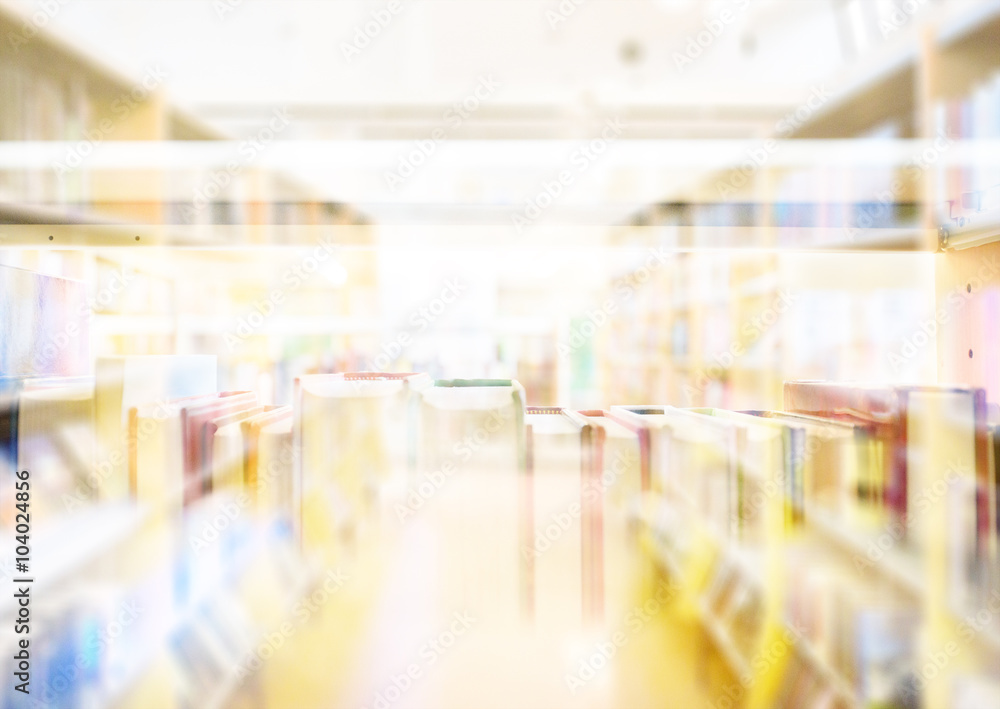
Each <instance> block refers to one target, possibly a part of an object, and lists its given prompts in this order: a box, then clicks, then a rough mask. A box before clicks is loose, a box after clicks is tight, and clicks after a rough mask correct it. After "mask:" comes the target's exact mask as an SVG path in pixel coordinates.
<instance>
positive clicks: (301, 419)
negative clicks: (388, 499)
mask: <svg viewBox="0 0 1000 709" xmlns="http://www.w3.org/2000/svg"><path fill="white" fill-rule="evenodd" d="M430 384H431V380H430V378H429V377H428V376H427V375H425V374H416V373H403V374H399V373H377V372H363V373H355V372H340V373H335V374H316V375H308V376H304V377H299V378H298V379H296V380H295V394H294V423H293V458H294V465H295V466H297V468H296V471H295V479H296V480H298V481H300V482H301V486H302V496H303V499H302V502H301V504H302V505H303V510H302V524H303V525H304V527H303V529H302V530H300V532H301V533H303V534H305V535H306V536H307V537H310V538H315V539H316V541H321V543H326V542H327V541H329V538H330V537H331V536H332V537H334V538H338V537H339V538H341V539H350V538H353V536H354V535H355V534H356V533H357V532H358V527H359V525H361V524H362V522H363V520H364V519H365V518H367V517H368V516H369V514H371V513H373V512H375V511H376V510H378V509H379V506H380V500H381V496H382V493H383V491H384V490H385V488H397V489H399V488H404V487H405V486H406V485H407V484H408V483H409V482H410V480H411V478H412V477H413V475H414V472H415V468H416V456H417V437H418V414H419V401H418V398H417V395H418V393H419V391H421V390H422V389H423V388H426V387H428V386H430ZM310 543H311V542H310Z"/></svg>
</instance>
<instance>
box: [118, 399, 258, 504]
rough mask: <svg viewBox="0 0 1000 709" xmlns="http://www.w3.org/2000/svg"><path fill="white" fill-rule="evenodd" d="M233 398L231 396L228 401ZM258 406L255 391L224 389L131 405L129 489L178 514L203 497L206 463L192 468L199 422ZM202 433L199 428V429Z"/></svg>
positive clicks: (138, 497)
mask: <svg viewBox="0 0 1000 709" xmlns="http://www.w3.org/2000/svg"><path fill="white" fill-rule="evenodd" d="M226 400H229V401H226ZM255 406H256V395H255V394H253V393H252V392H220V393H214V394H208V395H203V396H191V397H184V398H181V399H173V400H170V401H161V402H157V403H151V404H142V405H140V406H137V407H133V408H132V409H130V410H129V441H128V442H129V490H130V494H131V496H132V498H133V499H134V500H136V501H137V502H140V503H143V504H148V505H150V506H151V507H152V508H153V509H154V510H156V511H157V512H165V513H166V514H168V515H173V514H177V513H179V512H180V510H181V509H182V508H183V507H184V505H185V504H190V503H191V502H193V501H195V500H197V499H198V498H200V497H202V490H203V486H204V480H203V479H202V477H201V475H202V472H201V468H200V467H198V468H195V467H192V461H193V460H194V458H195V456H194V454H193V451H192V446H191V445H190V444H191V442H192V441H193V440H194V436H195V435H196V429H198V428H199V425H198V424H199V422H202V423H207V421H210V420H212V419H214V418H218V417H219V416H223V415H226V414H231V413H234V412H235V411H239V410H243V409H251V408H254V407H255ZM199 433H200V431H199Z"/></svg>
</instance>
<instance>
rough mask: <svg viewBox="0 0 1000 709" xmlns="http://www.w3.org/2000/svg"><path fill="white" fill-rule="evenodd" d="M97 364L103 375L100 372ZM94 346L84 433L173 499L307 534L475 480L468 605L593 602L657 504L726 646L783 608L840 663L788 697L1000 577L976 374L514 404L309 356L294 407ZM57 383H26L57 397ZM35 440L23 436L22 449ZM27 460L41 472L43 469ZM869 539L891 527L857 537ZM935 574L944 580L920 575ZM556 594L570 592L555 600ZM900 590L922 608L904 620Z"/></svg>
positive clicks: (979, 596)
mask: <svg viewBox="0 0 1000 709" xmlns="http://www.w3.org/2000/svg"><path fill="white" fill-rule="evenodd" d="M112 365H114V366H115V367H118V368H119V369H118V370H117V371H118V374H109V373H108V372H109V371H114V367H113V366H112ZM130 367H134V368H135V369H134V371H135V372H142V375H141V376H139V377H132V376H130V375H129V372H130V371H132V370H130ZM150 367H153V369H150ZM101 369H102V376H101V377H100V379H103V380H104V381H105V382H107V381H109V380H118V381H121V382H122V384H121V387H122V388H121V391H120V392H119V393H114V394H109V393H108V391H109V390H108V389H107V387H103V388H102V387H98V392H103V393H102V396H105V397H110V398H109V399H107V400H110V401H113V402H114V405H112V406H110V407H109V408H107V409H105V408H104V407H102V406H99V407H98V409H97V411H98V414H99V415H98V418H100V419H102V420H104V421H107V422H111V423H114V424H116V426H109V427H108V430H107V432H106V433H107V434H108V435H107V437H105V436H103V435H102V437H101V440H102V441H104V442H102V443H101V444H100V445H99V446H98V448H100V449H101V450H112V451H113V450H118V451H121V450H122V449H124V450H125V451H126V453H125V455H124V456H123V461H122V465H121V469H122V470H123V471H127V472H126V474H125V479H126V480H127V490H128V493H129V496H130V497H132V498H133V499H136V500H138V501H140V502H145V503H148V505H149V506H151V507H153V508H155V509H157V510H161V511H162V510H166V511H168V513H169V514H168V515H167V516H168V517H169V518H172V519H180V520H184V519H187V518H189V517H190V515H191V514H193V512H192V511H193V510H196V509H198V507H199V505H205V504H214V503H212V501H213V500H219V499H222V498H221V497H219V495H220V494H223V493H225V491H234V492H239V493H244V494H248V495H249V497H248V499H254V500H256V502H255V503H254V505H253V509H254V510H255V511H256V512H261V511H265V512H266V513H267V514H270V515H272V517H273V518H274V519H276V520H278V521H279V522H281V523H282V524H284V525H285V528H286V529H288V530H290V531H289V533H290V534H292V536H293V537H298V539H299V540H300V541H299V543H300V544H304V545H305V546H307V547H309V546H321V545H324V544H325V545H329V544H330V542H331V541H333V542H335V543H342V542H346V543H351V542H352V541H353V540H356V539H357V538H358V536H359V535H361V534H364V533H365V529H366V520H369V519H371V518H372V515H373V514H375V513H378V514H381V513H383V512H385V511H386V510H387V509H388V511H389V512H390V514H392V515H393V516H395V517H396V518H397V519H398V520H399V521H401V522H405V521H406V519H407V518H408V517H409V516H411V515H413V514H417V513H418V511H419V510H420V509H422V508H425V507H434V506H435V505H439V504H440V503H441V502H442V501H447V500H449V499H451V500H454V499H455V497H456V496H461V495H466V494H468V495H469V496H468V497H467V498H463V499H467V500H476V499H477V498H476V497H475V494H476V491H475V490H473V489H472V488H480V489H481V490H486V491H487V492H488V497H489V499H488V500H487V501H486V502H488V504H484V505H483V506H482V507H476V508H474V509H473V510H471V511H470V515H467V516H465V517H461V518H456V519H451V518H449V520H448V521H447V523H446V524H447V528H448V530H449V531H450V532H453V533H454V538H459V539H466V540H476V539H478V540H479V541H480V542H481V543H477V544H472V543H471V542H470V543H469V545H468V551H469V555H470V557H469V558H468V559H465V561H468V562H469V563H468V564H464V563H461V564H459V568H460V570H461V578H460V579H459V582H458V583H457V584H456V588H455V589H454V590H455V592H456V593H461V594H463V599H464V600H469V599H470V598H472V599H473V604H472V605H473V607H476V605H477V602H478V603H481V604H489V605H490V607H492V608H497V607H504V606H503V604H504V603H505V604H507V605H506V607H507V608H508V609H509V611H510V615H511V617H512V618H513V617H517V616H518V615H520V617H522V618H523V617H529V618H530V617H535V618H537V619H539V621H540V622H546V621H547V620H548V619H549V618H551V613H555V612H560V611H561V612H562V613H564V614H566V613H567V612H568V613H569V615H571V616H574V617H576V618H577V619H579V620H580V621H582V622H585V623H600V622H601V619H602V618H603V617H605V616H606V615H607V605H608V603H609V602H611V603H617V600H616V598H615V593H614V592H613V591H612V590H611V589H612V586H613V579H614V577H615V575H614V574H612V573H610V570H609V568H608V565H607V558H606V556H607V555H606V554H605V553H604V550H605V549H606V548H607V547H608V546H609V545H611V544H615V543H620V542H621V538H622V537H623V536H625V532H624V531H623V530H624V528H625V527H624V525H622V524H621V519H622V517H621V515H617V514H616V513H615V512H614V511H613V510H615V509H618V510H621V509H626V510H629V509H631V510H637V512H636V514H637V515H638V516H639V518H640V519H644V520H645V521H646V522H647V523H649V522H650V520H653V521H655V524H652V525H650V526H651V527H654V528H655V529H656V530H657V538H658V541H657V544H658V545H659V546H658V548H659V549H661V551H663V554H664V556H666V557H668V558H669V560H670V561H669V563H667V566H668V567H669V568H673V569H681V570H682V572H683V570H684V569H686V568H688V567H689V566H690V560H691V559H692V558H693V557H695V556H697V555H698V553H699V549H700V548H701V547H702V546H704V544H705V543H706V542H705V540H708V541H709V546H710V547H711V548H714V549H715V550H716V551H717V553H716V554H715V558H714V560H712V561H711V562H710V563H708V564H707V567H708V569H709V570H708V572H707V573H706V574H704V579H703V582H702V583H701V584H700V585H699V588H700V591H699V607H700V608H701V609H702V611H703V615H704V618H705V619H706V621H705V622H706V625H707V627H710V628H711V632H712V633H713V635H714V636H715V637H716V638H717V639H719V644H720V647H724V648H725V651H726V652H727V653H729V655H730V656H731V657H732V658H733V664H734V666H736V667H743V668H746V667H752V665H753V660H754V658H755V657H756V655H757V653H758V652H759V649H760V648H761V647H762V646H761V645H760V643H762V642H763V641H764V639H765V638H766V637H767V634H768V633H769V632H772V630H773V628H774V627H775V626H779V627H783V628H784V627H795V628H796V629H801V630H797V631H796V632H798V633H800V635H801V638H804V639H803V640H797V641H796V643H793V644H797V645H801V647H802V648H806V649H805V650H803V651H802V654H803V657H804V658H805V659H806V660H808V661H809V662H811V663H812V664H813V665H816V666H818V667H820V668H821V670H822V672H821V673H820V674H822V675H823V676H825V677H828V678H829V677H833V678H835V679H833V680H829V679H827V680H824V682H822V683H820V684H821V685H822V686H818V687H817V688H815V689H809V690H806V689H802V688H799V689H794V688H788V689H787V692H788V694H789V696H798V695H797V693H798V692H806V691H808V693H810V696H811V695H812V694H816V695H817V696H819V695H823V696H826V695H829V694H830V693H831V692H832V693H833V694H834V695H837V696H842V695H844V694H849V695H851V696H852V697H862V698H863V699H864V700H865V701H872V702H874V701H890V700H891V698H892V696H894V693H898V692H900V691H904V690H902V689H900V688H901V687H902V686H904V685H905V682H907V681H909V680H908V679H907V678H909V677H911V674H912V658H913V656H914V652H915V647H916V645H915V641H914V640H913V638H911V637H910V636H909V635H907V634H905V633H903V634H900V633H899V632H898V631H899V630H900V628H904V627H905V628H910V627H914V626H921V624H922V625H923V626H924V627H929V626H930V625H933V624H932V621H934V622H936V620H935V618H937V617H938V616H941V617H943V618H951V619H952V620H953V621H954V620H955V619H957V618H961V617H962V614H963V613H966V612H972V611H974V609H976V608H978V607H981V606H982V604H983V603H984V602H986V601H987V600H988V598H989V594H990V593H991V592H994V591H995V590H996V588H997V579H998V574H997V560H996V557H995V550H996V540H997V514H996V500H997V493H996V473H995V460H996V457H995V454H994V450H993V448H994V442H995V437H992V433H991V428H990V425H991V421H990V420H989V416H988V408H987V406H986V402H985V398H984V394H983V392H982V391H980V390H975V389H960V388H948V387H886V386H858V385H844V384H833V383H826V382H788V383H786V387H785V401H786V404H785V408H786V410H787V411H786V412H765V411H755V412H732V411H724V410H718V409H677V408H673V407H670V406H644V407H628V406H623V407H612V408H611V409H609V410H607V411H586V412H573V411H566V410H562V409H558V408H533V407H526V406H525V402H524V393H523V389H522V388H521V387H520V385H519V384H518V383H517V382H516V381H512V380H445V381H432V380H431V379H430V378H429V377H427V376H426V375H420V374H379V373H355V374H329V375H311V376H304V377H300V378H299V379H298V381H297V382H296V387H295V398H294V402H293V406H292V407H278V408H274V407H268V406H265V405H264V404H262V403H261V402H260V401H259V400H258V398H257V396H256V395H255V394H253V393H252V392H212V391H211V390H212V389H214V380H213V379H212V376H213V375H214V361H212V359H211V358H207V360H202V359H199V358H193V359H184V358H164V359H161V360H158V361H156V362H155V366H154V362H152V361H146V360H144V359H141V358H138V359H137V361H135V362H130V361H128V360H125V361H113V362H105V363H103V366H102V367H101ZM154 370H156V371H159V372H160V374H159V376H160V378H161V380H162V381H161V383H160V384H158V385H157V384H154V383H153V382H154V381H155V380H156V377H153V376H152V375H151V371H154ZM171 372H173V373H175V374H174V376H176V377H177V378H178V380H183V381H185V382H188V383H189V384H190V383H192V382H195V381H198V380H199V374H198V373H199V372H200V381H201V383H200V384H198V385H194V384H192V386H203V387H208V388H209V393H201V394H194V395H192V394H189V393H187V392H183V393H186V394H187V396H183V397H180V398H178V396H176V394H177V393H178V392H181V391H182V388H181V387H180V386H179V385H178V384H177V382H173V384H168V383H163V382H170V381H171V374H170V373H171ZM71 390H72V387H63V388H48V389H40V390H38V391H44V392H46V393H47V395H48V396H50V397H55V396H56V394H55V392H63V395H64V398H68V397H66V396H65V395H68V393H69V392H70V391H71ZM151 391H155V392H156V393H160V392H166V393H165V394H164V396H165V397H167V398H164V399H163V400H160V401H156V400H155V399H151V394H150V393H149V392H151ZM33 393H34V392H33V391H27V392H25V393H24V394H23V395H22V404H23V402H24V401H25V400H30V397H28V399H25V397H27V396H28V395H30V394H33ZM70 400H72V399H70ZM53 401H59V399H58V398H54V399H53ZM53 406H55V407H56V408H57V409H58V408H59V407H66V408H67V410H70V409H72V408H73V407H71V406H69V404H59V405H55V404H53ZM29 409H30V407H23V408H22V410H29ZM85 410H86V406H85V405H84V406H81V407H80V408H79V411H85ZM81 415H83V414H80V413H77V414H74V416H77V417H79V416H81ZM41 418H42V419H49V420H52V421H55V420H56V418H55V417H54V416H43V417H41ZM71 418H72V417H71ZM23 421H24V423H21V422H20V421H19V424H21V425H20V426H19V428H20V429H21V431H22V432H23V431H27V430H31V429H32V426H34V428H35V429H36V431H37V432H36V433H35V434H33V435H32V436H31V438H41V439H44V438H45V437H46V432H45V431H44V430H42V427H40V426H39V425H37V424H31V423H30V419H28V418H25V419H24V420H23ZM112 429H114V430H112ZM123 431H124V434H123V433H122V432H123ZM612 432H613V433H612ZM24 440H25V441H27V440H28V439H27V438H25V439H24ZM609 440H613V441H616V444H617V445H625V446H626V447H627V446H632V449H633V450H634V451H636V455H635V458H636V461H635V462H634V464H627V465H618V466H617V468H618V469H617V471H616V461H615V459H614V458H613V457H612V456H610V455H609V454H608V449H607V446H608V445H609V444H608V441H609ZM107 441H110V444H109V443H107ZM560 441H561V442H560ZM116 445H117V446H118V448H117V449H116V448H115V446H116ZM64 447H66V446H64ZM69 447H78V446H69ZM31 450H32V449H31V448H30V447H28V448H24V449H23V450H22V451H20V452H19V454H20V455H23V456H24V457H19V459H20V460H22V461H23V462H25V463H27V464H28V465H33V463H32V460H29V458H32V459H34V457H35V456H36V455H37V454H36V453H33V452H29V451H31ZM109 455H110V454H109ZM57 467H58V466H57V465H54V466H53V468H52V469H53V470H55V469H56V468H57ZM38 470H39V487H40V489H44V485H45V482H44V481H45V478H46V477H49V476H50V475H53V473H49V472H47V471H44V470H43V469H41V468H39V469H38ZM119 477H120V476H119ZM603 478H607V479H608V482H607V483H605V482H601V481H602V479H603ZM448 481H453V482H448ZM616 481H617V482H616ZM446 482H447V484H445V483H446ZM470 486H471V487H470ZM112 489H113V488H112V486H111V485H110V484H109V485H106V486H103V487H102V488H101V494H107V495H113V494H114V493H112ZM212 493H214V494H212ZM100 496H101V495H98V497H100ZM386 501H392V504H391V505H390V506H389V507H388V508H387V507H386V505H385V504H384V503H385V502H386ZM481 502H482V501H481ZM651 505H652V506H653V507H654V508H655V509H656V510H657V512H656V514H655V515H652V516H650V515H649V514H647V513H646V512H645V511H644V510H647V509H648V508H649V507H650V506H651ZM563 506H566V510H568V512H563V511H561V510H562V508H563ZM439 509H440V510H443V511H445V512H446V513H449V514H450V513H451V512H453V511H454V506H452V507H451V508H449V507H447V506H445V507H439ZM485 515H493V516H492V517H490V518H487V517H486V516H485ZM266 516H267V515H265V517H266ZM258 517H259V515H257V514H250V515H248V518H254V519H256V518H258ZM487 520H488V522H489V523H488V524H485V522H486V521H487ZM560 520H564V521H565V522H566V524H565V526H563V525H561V523H560ZM616 520H617V521H616ZM553 523H555V524H556V526H557V527H558V529H556V528H555V527H552V524H553ZM484 528H486V529H489V530H490V532H489V534H485V535H484V533H483V532H482V529H484ZM940 529H946V530H947V535H946V536H947V538H946V539H945V540H942V535H941V533H940V532H939V530H940ZM477 530H479V531H477ZM553 530H555V531H553ZM696 530H700V531H696ZM883 539H889V540H890V544H889V547H890V548H888V549H882V553H881V554H880V555H877V556H875V557H874V558H870V556H871V549H872V548H875V549H878V548H879V547H878V546H875V547H872V546H871V545H872V544H873V543H875V544H882V540H883ZM547 546H551V547H552V551H551V552H549V551H546V552H545V553H544V554H541V553H532V550H534V551H535V552H538V550H539V549H540V548H541V547H547ZM800 547H801V548H803V549H805V550H806V551H805V553H804V554H801V553H799V554H797V553H796V550H797V549H799V548H800ZM557 548H558V549H560V550H561V551H556V549H557ZM844 550H847V552H848V553H847V554H846V555H845V554H844V553H843V552H844ZM883 557H884V558H883ZM558 559H563V562H559V561H557V560H558ZM570 559H575V560H578V561H574V562H573V563H574V564H578V566H577V567H574V568H578V573H577V572H575V573H574V574H572V575H571V577H572V578H573V581H572V582H571V584H570V585H569V586H567V581H566V578H567V577H566V576H565V575H564V574H563V575H560V574H558V573H555V571H554V569H555V566H554V565H556V564H559V563H566V560H570ZM859 559H860V561H861V562H862V563H861V564H860V565H859V563H858V562H859ZM563 568H565V567H563ZM782 569H787V571H786V572H782V571H781V570H782ZM470 570H471V571H470ZM793 570H794V571H793ZM786 573H787V575H788V581H785V580H783V579H784V578H785V574H786ZM688 575H689V576H690V577H691V578H693V575H690V574H688ZM195 576H196V575H192V578H194V577H195ZM792 577H794V581H793V580H792ZM928 578H934V579H936V580H935V581H934V582H933V583H931V584H930V588H928V589H926V590H924V589H923V588H922V586H924V585H927V584H926V583H925V582H926V580H927V579H928ZM515 579H516V582H515V581H514V580H515ZM775 579H777V580H775ZM831 579H832V580H831ZM800 581H801V583H800ZM807 589H808V590H809V591H812V592H808V591H807ZM887 589H894V590H893V591H891V592H890V591H887ZM938 591H943V592H942V593H941V594H940V596H939V594H938ZM927 598H941V599H943V600H942V601H941V602H940V605H941V606H943V607H942V608H938V607H937V605H928V604H927V602H926V600H925V599H927ZM553 599H560V600H561V601H562V603H563V607H562V608H561V609H559V610H546V609H547V608H548V609H552V608H553V607H554V604H553ZM568 599H574V600H573V603H572V604H569V603H568V602H567V600H568ZM575 599H579V605H577V601H576V600H575ZM774 599H777V600H774ZM887 600H888V601H889V603H886V601H887ZM904 600H905V601H906V602H904ZM935 603H938V602H935ZM574 608H576V609H578V610H573V609H574ZM906 613H913V614H914V615H913V617H914V618H916V619H917V620H918V621H919V622H917V623H912V622H906V623H904V622H903V621H902V620H900V618H902V617H903V616H904V615H905V614H906ZM956 622H957V621H956ZM878 628H884V632H882V631H878V632H877V629H878ZM887 668H888V669H887ZM814 684H815V683H814ZM845 687H846V688H847V689H846V690H845V689H844V688H845ZM783 691H784V690H783ZM798 701H799V700H797V699H795V700H793V699H790V700H788V702H790V704H789V706H797V704H795V702H798ZM819 701H820V700H819V699H817V700H816V702H819Z"/></svg>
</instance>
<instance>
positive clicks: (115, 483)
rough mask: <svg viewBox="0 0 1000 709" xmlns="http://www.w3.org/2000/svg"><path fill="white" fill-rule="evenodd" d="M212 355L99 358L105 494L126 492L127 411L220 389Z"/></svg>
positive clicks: (100, 450) (100, 443)
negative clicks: (217, 387) (142, 405)
mask: <svg viewBox="0 0 1000 709" xmlns="http://www.w3.org/2000/svg"><path fill="white" fill-rule="evenodd" d="M216 368H217V363H216V357H215V356H214V355H146V356H118V357H98V358H97V364H96V388H95V406H96V418H97V438H98V450H97V457H98V461H99V462H100V463H101V464H102V465H104V466H105V469H106V472H107V474H106V475H103V476H102V481H101V493H100V496H101V498H102V499H109V500H114V499H124V498H125V497H127V496H128V440H127V435H128V412H129V410H130V409H131V408H133V407H136V406H139V405H141V404H147V403H152V402H156V401H165V400H170V399H178V398H182V397H186V396H193V395H197V394H209V393H211V392H214V391H216Z"/></svg>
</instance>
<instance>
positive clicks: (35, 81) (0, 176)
mask: <svg viewBox="0 0 1000 709" xmlns="http://www.w3.org/2000/svg"><path fill="white" fill-rule="evenodd" d="M0 95H3V97H4V101H3V105H2V106H0V140H4V141H13V140H22V141H27V140H32V141H33V140H64V141H79V140H83V139H84V132H85V130H86V129H87V128H88V127H89V126H90V124H91V120H92V118H91V105H90V100H89V98H88V96H87V94H86V92H85V91H84V88H83V83H82V82H73V81H68V80H67V79H66V77H62V76H60V77H53V76H52V74H51V72H45V71H38V70H36V69H34V68H33V67H31V66H30V65H27V64H24V63H18V62H13V61H4V62H3V64H2V66H0ZM68 177H69V179H66V180H60V179H59V178H58V177H57V175H56V174H55V172H54V171H52V170H2V171H0V200H4V201H15V200H26V201H29V202H54V201H60V202H64V201H78V200H80V199H82V198H83V197H84V190H85V189H86V180H85V177H84V175H83V173H74V174H72V175H68Z"/></svg>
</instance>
